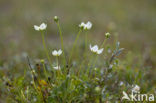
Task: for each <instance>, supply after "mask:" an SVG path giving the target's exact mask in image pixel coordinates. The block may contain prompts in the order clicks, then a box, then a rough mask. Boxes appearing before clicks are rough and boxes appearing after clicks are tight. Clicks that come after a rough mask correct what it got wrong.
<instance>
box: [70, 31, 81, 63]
mask: <svg viewBox="0 0 156 103" xmlns="http://www.w3.org/2000/svg"><path fill="white" fill-rule="evenodd" d="M81 31H82V30H81V29H80V30H79V32H78V34H77V36H76V39H75V41H74V44H73V47H72V50H71V53H70V57H69V61H68V63H69V64H70V62H71V58H72V55H73V50H74V49H75V46H76V43H77V40H78V39H79V36H80V34H81Z"/></svg>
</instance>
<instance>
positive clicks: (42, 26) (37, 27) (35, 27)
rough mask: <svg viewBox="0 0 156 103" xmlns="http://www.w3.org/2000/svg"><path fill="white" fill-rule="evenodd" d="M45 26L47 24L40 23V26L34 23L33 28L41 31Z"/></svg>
mask: <svg viewBox="0 0 156 103" xmlns="http://www.w3.org/2000/svg"><path fill="white" fill-rule="evenodd" d="M46 28H47V24H45V23H42V24H41V25H40V26H37V25H34V29H35V30H37V31H42V30H45V29H46Z"/></svg>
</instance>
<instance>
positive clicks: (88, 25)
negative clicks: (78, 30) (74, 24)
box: [86, 21, 92, 29]
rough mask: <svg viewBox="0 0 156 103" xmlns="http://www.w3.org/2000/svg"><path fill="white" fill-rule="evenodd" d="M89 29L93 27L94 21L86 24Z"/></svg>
mask: <svg viewBox="0 0 156 103" xmlns="http://www.w3.org/2000/svg"><path fill="white" fill-rule="evenodd" d="M86 27H87V29H91V28H92V23H91V22H90V21H88V22H87V24H86Z"/></svg>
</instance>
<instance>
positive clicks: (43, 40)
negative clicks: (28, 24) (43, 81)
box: [42, 32, 51, 64]
mask: <svg viewBox="0 0 156 103" xmlns="http://www.w3.org/2000/svg"><path fill="white" fill-rule="evenodd" d="M42 44H43V47H44V50H45V53H46V56H47V58H48V61H49V63H50V64H51V59H50V56H49V54H48V50H47V48H46V44H45V38H44V33H43V32H42Z"/></svg>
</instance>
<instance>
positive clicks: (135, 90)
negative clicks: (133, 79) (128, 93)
mask: <svg viewBox="0 0 156 103" xmlns="http://www.w3.org/2000/svg"><path fill="white" fill-rule="evenodd" d="M132 91H133V92H139V91H140V87H139V86H138V85H135V86H133V88H132Z"/></svg>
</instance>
